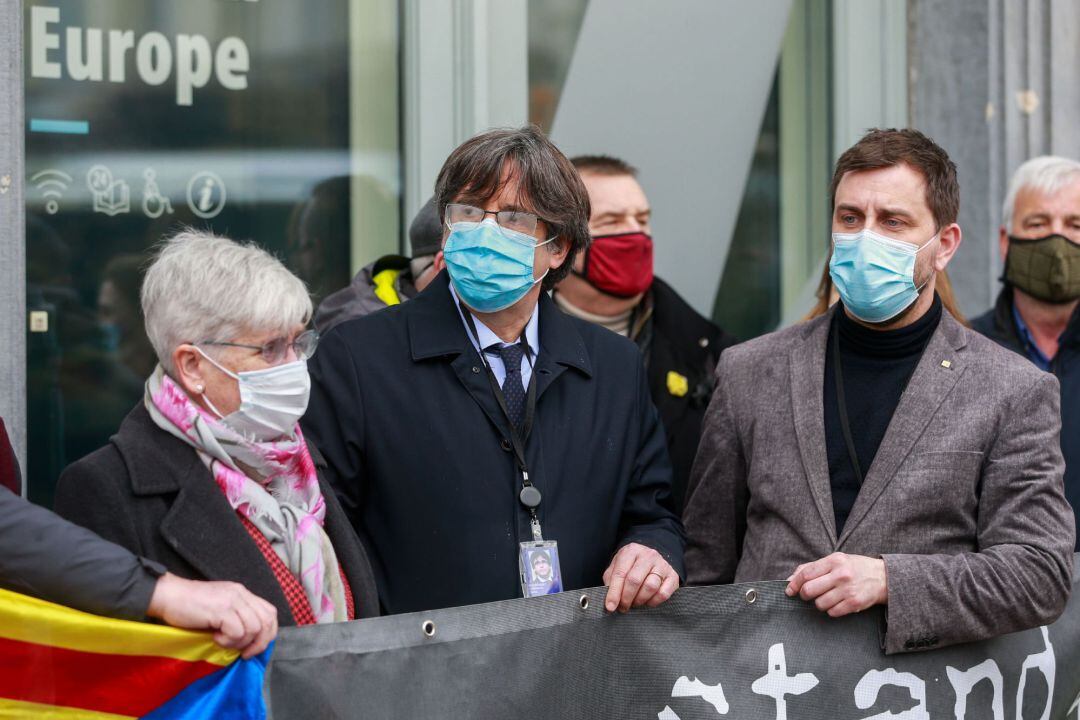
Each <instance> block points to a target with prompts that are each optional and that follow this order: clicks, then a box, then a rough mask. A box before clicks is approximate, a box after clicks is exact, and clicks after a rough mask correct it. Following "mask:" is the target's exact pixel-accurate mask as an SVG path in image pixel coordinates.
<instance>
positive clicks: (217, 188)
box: [187, 170, 225, 219]
mask: <svg viewBox="0 0 1080 720" xmlns="http://www.w3.org/2000/svg"><path fill="white" fill-rule="evenodd" d="M187 202H188V207H190V208H191V212H193V213H195V214H196V215H198V216H199V217H201V218H205V219H210V218H212V217H215V216H217V214H218V213H220V212H221V211H222V210H223V209H224V208H225V183H224V182H222V180H221V178H220V177H218V175H216V174H215V173H212V172H209V171H206V170H204V171H203V172H200V173H196V174H195V175H194V176H193V177H192V178H191V180H188V185H187Z"/></svg>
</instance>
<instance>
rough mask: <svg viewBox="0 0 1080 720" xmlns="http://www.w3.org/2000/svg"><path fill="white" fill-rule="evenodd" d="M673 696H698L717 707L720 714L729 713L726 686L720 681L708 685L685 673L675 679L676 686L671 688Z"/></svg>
mask: <svg viewBox="0 0 1080 720" xmlns="http://www.w3.org/2000/svg"><path fill="white" fill-rule="evenodd" d="M671 697H673V698H675V697H697V698H701V699H702V700H704V701H705V702H707V703H709V704H710V705H712V706H713V707H714V708H716V712H717V713H718V714H720V715H727V713H728V701H727V698H726V697H724V688H723V687H721V685H720V683H716V684H715V685H706V684H705V683H703V682H701V681H700V680H698V679H697V678H694V679H693V680H691V679H690V678H688V677H686V676H685V675H683V676H682V677H681V678H679V679H678V680H676V681H675V687H673V688H671Z"/></svg>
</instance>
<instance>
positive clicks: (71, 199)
mask: <svg viewBox="0 0 1080 720" xmlns="http://www.w3.org/2000/svg"><path fill="white" fill-rule="evenodd" d="M397 12H398V7H397V3H396V2H395V0H320V2H318V3H270V2H252V1H250V0H248V1H238V0H229V1H223V0H184V2H183V3H178V2H173V1H171V0H145V1H143V2H137V3H133V2H129V1H128V0H79V1H77V2H76V1H74V0H71V1H68V2H63V1H61V0H27V2H26V3H25V17H24V33H25V35H24V37H25V43H24V45H25V52H26V62H25V68H26V78H25V82H26V95H25V98H26V117H27V132H26V183H27V185H26V188H27V246H26V247H27V305H28V308H27V310H28V312H29V313H30V318H31V321H30V326H29V334H28V343H29V344H28V358H27V369H28V388H27V390H28V418H27V425H28V453H27V456H28V467H27V476H28V486H29V495H30V497H31V499H33V500H35V501H37V502H40V503H43V504H46V505H48V504H51V497H52V490H53V483H54V481H55V478H56V477H58V475H59V473H60V471H61V470H62V469H63V468H64V467H65V466H66V465H67V464H69V463H70V462H72V461H74V460H76V459H78V458H80V457H82V456H83V455H85V454H87V453H89V452H91V451H93V450H94V449H96V448H98V447H101V446H102V445H104V444H105V443H106V442H107V441H108V438H109V436H110V435H111V434H112V433H114V432H115V431H116V429H117V427H118V426H119V424H120V422H121V421H122V420H123V418H124V416H125V415H126V414H127V413H128V412H129V411H130V410H131V408H132V407H133V406H134V405H135V404H136V403H137V402H139V401H140V399H141V397H142V392H143V391H142V386H143V382H144V380H145V379H146V377H147V376H148V375H149V373H150V372H151V371H152V369H153V367H154V365H155V363H156V357H155V355H154V351H153V349H152V348H151V347H150V344H149V342H148V341H147V338H146V335H145V332H144V331H143V321H142V317H141V314H140V305H139V287H140V282H141V276H142V272H143V271H144V268H145V265H146V262H147V260H148V258H149V253H150V252H151V250H152V247H153V245H154V244H155V243H156V242H157V241H158V240H159V239H160V238H161V237H162V236H163V235H165V234H168V233H170V232H172V231H175V230H177V229H179V228H182V227H194V228H200V229H208V230H212V231H215V232H218V233H220V234H224V235H227V236H229V237H232V238H234V239H237V240H252V241H255V242H257V243H258V244H260V245H261V246H262V247H264V248H266V249H268V250H270V251H271V252H273V253H275V254H277V255H278V256H279V257H281V258H282V259H283V260H284V261H285V262H286V264H287V265H288V266H289V267H290V268H291V269H292V270H293V271H294V272H296V273H297V274H298V275H299V276H300V277H301V278H303V279H304V281H305V282H306V283H307V284H308V287H309V288H310V290H311V292H312V294H313V296H314V299H315V301H316V302H317V301H318V300H319V299H321V298H322V297H323V296H324V295H326V294H327V293H329V292H331V291H333V290H336V289H338V288H340V287H342V286H344V285H345V284H347V283H348V281H349V279H350V277H351V271H352V270H353V269H354V268H355V267H357V266H358V265H360V264H362V263H364V262H367V261H369V260H371V259H373V258H369V257H364V256H363V255H364V253H363V252H362V250H363V248H365V247H366V246H368V245H370V246H372V247H374V246H389V247H391V248H396V247H397V244H398V237H397V235H398V225H399V216H400V178H399V175H400V160H399V158H400V148H399V147H398V146H397V144H396V143H397V137H398V134H397V124H398V118H397V103H396V93H397V82H396V75H391V79H390V82H389V86H390V87H389V89H388V88H387V85H388V83H387V79H386V74H385V73H386V69H387V68H389V70H390V72H392V73H395V72H396V63H397V54H398V44H399V42H398V38H397V34H396V17H397ZM376 21H377V22H376ZM373 33H374V34H373ZM358 46H362V52H361V51H360V50H358ZM358 56H359V57H362V58H363V60H364V65H362V66H358V65H357V63H356V62H354V61H355V59H356V58H357V57H358ZM357 67H361V69H359V70H355V68H357ZM367 69H377V70H378V75H377V76H373V75H372V73H371V72H365V70H367ZM371 233H380V234H382V237H378V238H374V239H372V238H369V237H365V234H368V235H370V234H371Z"/></svg>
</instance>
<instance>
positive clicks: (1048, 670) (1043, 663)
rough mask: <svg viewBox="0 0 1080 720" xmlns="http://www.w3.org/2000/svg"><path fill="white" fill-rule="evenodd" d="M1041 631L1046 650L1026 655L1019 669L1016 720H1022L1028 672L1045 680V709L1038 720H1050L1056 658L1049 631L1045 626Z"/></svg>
mask: <svg viewBox="0 0 1080 720" xmlns="http://www.w3.org/2000/svg"><path fill="white" fill-rule="evenodd" d="M1039 629H1040V630H1042V636H1043V643H1045V644H1046V649H1045V650H1043V651H1042V652H1040V653H1038V654H1035V655H1028V656H1027V659H1025V660H1024V665H1023V666H1022V667H1021V668H1020V685H1019V687H1017V688H1016V720H1024V712H1023V711H1024V688H1025V687H1027V676H1028V670H1038V671H1039V672H1041V673H1042V674H1043V677H1044V678H1046V707H1045V708H1043V711H1042V715H1040V716H1039V720H1050V706H1051V705H1052V704H1053V700H1054V675H1055V672H1056V669H1057V658H1056V657H1055V656H1054V646H1053V645H1051V644H1050V631H1049V630H1047V629H1046V627H1045V626H1043V627H1041V628H1039Z"/></svg>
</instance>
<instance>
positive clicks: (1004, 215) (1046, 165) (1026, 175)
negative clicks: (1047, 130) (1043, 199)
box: [1001, 155, 1080, 233]
mask: <svg viewBox="0 0 1080 720" xmlns="http://www.w3.org/2000/svg"><path fill="white" fill-rule="evenodd" d="M1078 180H1080V162H1077V161H1076V160H1070V159H1069V158H1063V157H1058V156H1056V155H1042V156H1039V157H1036V158H1032V159H1030V160H1028V161H1027V162H1026V163H1024V164H1023V165H1021V166H1020V167H1018V168H1017V169H1016V172H1015V173H1013V176H1012V180H1010V181H1009V191H1008V192H1007V193H1006V194H1005V202H1004V203H1003V204H1002V206H1001V224H1002V225H1004V226H1005V230H1006V232H1009V233H1011V232H1012V221H1013V211H1014V209H1015V205H1016V196H1017V195H1019V194H1020V191H1021V190H1023V189H1025V188H1027V189H1030V190H1037V191H1038V192H1041V193H1045V194H1046V195H1053V194H1055V193H1057V192H1058V191H1059V190H1061V189H1062V188H1063V187H1065V186H1066V185H1068V184H1069V183H1072V182H1076V181H1078Z"/></svg>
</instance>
